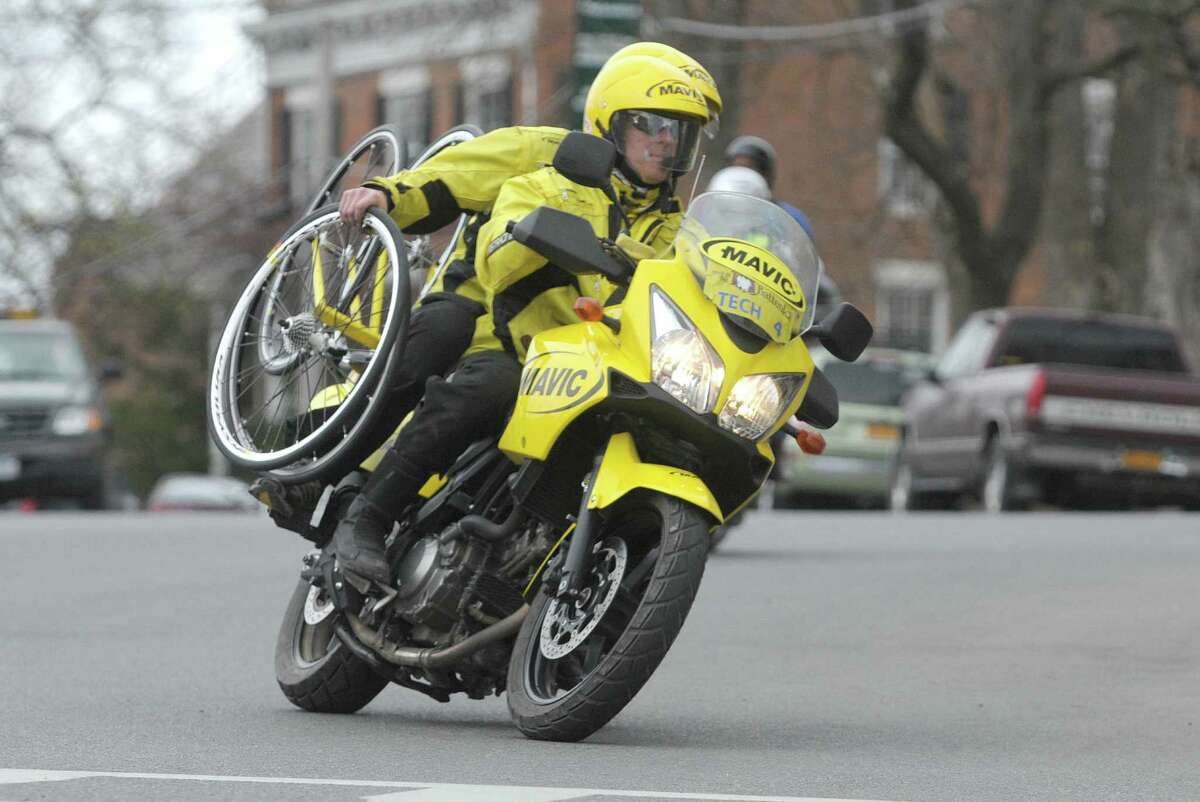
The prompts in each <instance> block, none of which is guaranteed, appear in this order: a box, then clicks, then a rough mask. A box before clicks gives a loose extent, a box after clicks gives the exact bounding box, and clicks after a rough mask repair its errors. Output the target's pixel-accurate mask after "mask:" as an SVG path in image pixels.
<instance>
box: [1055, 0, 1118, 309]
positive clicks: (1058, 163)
mask: <svg viewBox="0 0 1200 802" xmlns="http://www.w3.org/2000/svg"><path fill="white" fill-rule="evenodd" d="M1056 13H1057V19H1056V22H1057V23H1058V26H1059V30H1061V31H1062V34H1061V36H1060V37H1059V40H1058V47H1057V48H1056V51H1057V53H1058V55H1059V58H1060V59H1061V60H1062V61H1065V62H1068V63H1070V62H1075V63H1078V62H1079V61H1081V60H1082V58H1083V31H1084V26H1085V24H1086V16H1087V14H1086V10H1085V9H1084V7H1083V4H1082V3H1081V2H1079V1H1078V0H1072V2H1065V3H1063V4H1062V5H1061V6H1060V7H1059V8H1058V9H1057V12H1056ZM1080 89H1081V87H1077V86H1070V87H1067V88H1065V89H1063V91H1061V92H1059V93H1058V94H1057V95H1056V96H1055V97H1054V100H1053V101H1051V106H1050V130H1051V134H1050V159H1049V165H1048V167H1047V174H1046V206H1045V211H1044V213H1043V214H1042V221H1041V230H1042V238H1041V244H1042V253H1043V259H1044V266H1045V284H1044V289H1043V291H1042V297H1043V298H1044V299H1045V301H1046V303H1048V304H1050V305H1051V306H1065V307H1073V308H1087V307H1088V306H1089V305H1090V303H1091V299H1092V296H1093V295H1094V287H1095V286H1096V260H1097V255H1096V232H1095V224H1096V222H1098V220H1099V216H1100V215H1099V214H1098V212H1099V211H1100V208H1099V204H1100V203H1101V202H1102V199H1101V197H1099V195H1098V194H1097V196H1096V197H1093V189H1095V188H1096V187H1094V186H1093V184H1092V182H1091V173H1090V169H1089V165H1088V146H1089V145H1105V144H1107V143H1097V142H1095V141H1094V140H1090V139H1089V138H1088V132H1089V130H1092V132H1093V135H1094V134H1095V133H1096V131H1095V130H1094V129H1089V127H1088V125H1087V116H1086V112H1085V109H1084V100H1083V95H1084V93H1083V92H1082V91H1080ZM1094 157H1095V154H1093V158H1094Z"/></svg>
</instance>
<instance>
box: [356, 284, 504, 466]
mask: <svg viewBox="0 0 1200 802" xmlns="http://www.w3.org/2000/svg"><path fill="white" fill-rule="evenodd" d="M481 309H482V307H481V306H480V305H479V304H476V303H474V302H472V301H469V300H467V299H465V298H462V299H458V298H446V299H441V298H437V299H434V300H427V301H426V302H425V303H424V304H422V305H421V306H419V307H418V308H417V309H416V310H415V311H414V312H413V314H412V318H411V319H410V320H409V322H408V342H407V344H406V345H405V347H404V355H403V358H402V361H401V363H400V365H399V367H398V368H397V370H396V373H395V374H394V375H393V376H392V378H391V381H390V382H389V384H388V386H387V388H386V390H385V391H384V392H385V397H384V398H383V399H381V402H382V403H383V404H384V408H383V411H382V412H381V414H380V417H379V419H378V420H376V421H375V422H374V423H372V424H371V427H370V429H368V430H366V431H365V432H364V433H363V436H362V438H361V439H360V440H359V443H360V444H361V445H360V446H359V447H358V448H357V449H356V450H355V453H354V456H353V458H352V461H351V464H353V465H358V463H360V462H362V461H363V460H365V459H366V458H367V457H369V456H370V455H371V454H372V453H374V452H375V450H376V449H377V448H379V447H380V446H381V445H383V442H384V441H385V440H387V439H388V437H390V436H391V434H392V432H394V431H395V430H396V427H397V426H399V425H400V422H401V421H402V420H404V416H405V415H407V414H408V413H410V412H412V411H413V409H415V408H416V406H417V404H418V403H420V401H421V397H422V396H423V395H424V394H425V382H426V381H428V380H429V378H430V377H433V376H443V375H445V374H446V373H448V372H449V371H450V369H451V368H453V367H454V364H455V363H456V362H457V361H458V360H459V358H460V357H461V356H462V354H463V351H466V350H467V346H468V345H470V344H471V338H472V336H474V334H475V319H476V318H477V317H478V315H479V312H480V310H481Z"/></svg>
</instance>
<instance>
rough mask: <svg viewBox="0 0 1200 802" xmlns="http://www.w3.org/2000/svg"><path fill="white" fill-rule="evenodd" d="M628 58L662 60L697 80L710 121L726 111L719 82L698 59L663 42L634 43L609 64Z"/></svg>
mask: <svg viewBox="0 0 1200 802" xmlns="http://www.w3.org/2000/svg"><path fill="white" fill-rule="evenodd" d="M626 56H650V57H651V58H660V59H662V60H663V61H665V62H667V63H668V64H670V65H672V66H674V67H678V68H679V69H681V70H683V71H684V72H686V73H687V74H688V75H690V76H692V77H693V78H695V79H696V83H697V85H699V87H700V93H701V94H702V95H704V101H705V102H706V103H708V112H709V114H708V116H709V119H710V120H715V119H716V117H717V116H718V115H720V113H721V111H722V110H723V109H724V105H723V104H722V102H721V93H720V92H719V91H717V82H716V81H715V80H713V77H712V75H711V74H710V73H709V71H708V70H706V69H704V67H703V66H702V65H701V64H700V62H699V61H696V59H694V58H692V57H691V56H689V55H688V54H687V53H684V52H683V51H682V50H677V49H675V48H673V47H671V46H670V45H664V44H663V43H662V42H634V43H633V44H631V45H625V47H622V48H621V49H620V50H618V51H617V52H616V53H613V54H612V56H610V57H609V62H612V61H615V60H617V59H622V58H625V57H626Z"/></svg>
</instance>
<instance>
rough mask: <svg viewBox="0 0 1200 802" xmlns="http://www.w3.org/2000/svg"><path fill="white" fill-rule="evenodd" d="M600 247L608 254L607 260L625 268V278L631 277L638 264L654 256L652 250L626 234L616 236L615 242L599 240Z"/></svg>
mask: <svg viewBox="0 0 1200 802" xmlns="http://www.w3.org/2000/svg"><path fill="white" fill-rule="evenodd" d="M600 247H601V248H602V249H603V250H604V252H605V253H606V254H608V256H609V258H611V259H612V260H613V261H615V262H617V263H618V264H620V265H621V266H622V267H624V268H625V275H626V276H627V277H628V276H632V275H633V271H634V270H635V269H636V268H637V265H638V262H640V261H641V260H642V259H650V258H652V257H653V256H654V249H653V248H651V247H650V246H649V245H646V244H644V243H641V242H638V241H637V240H635V239H634V238H633V237H630V236H629V235H627V234H620V235H618V236H617V241H616V242H613V241H612V240H607V239H606V240H601V241H600Z"/></svg>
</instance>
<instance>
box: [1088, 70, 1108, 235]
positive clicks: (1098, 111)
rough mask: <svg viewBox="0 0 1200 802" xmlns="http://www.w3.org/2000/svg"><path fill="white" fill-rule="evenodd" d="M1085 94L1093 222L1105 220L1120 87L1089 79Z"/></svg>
mask: <svg viewBox="0 0 1200 802" xmlns="http://www.w3.org/2000/svg"><path fill="white" fill-rule="evenodd" d="M1080 91H1081V92H1082V93H1083V154H1084V161H1085V163H1086V164H1087V171H1088V198H1089V201H1090V204H1091V206H1090V209H1089V211H1090V215H1091V218H1092V222H1093V223H1095V224H1099V223H1101V222H1103V221H1104V191H1105V184H1106V181H1105V175H1106V173H1107V172H1108V157H1109V153H1110V152H1111V150H1112V134H1113V117H1114V115H1115V113H1116V103H1117V84H1116V82H1115V81H1113V80H1111V79H1109V78H1089V79H1087V80H1086V81H1084V82H1083V84H1082V86H1081V87H1080Z"/></svg>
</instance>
